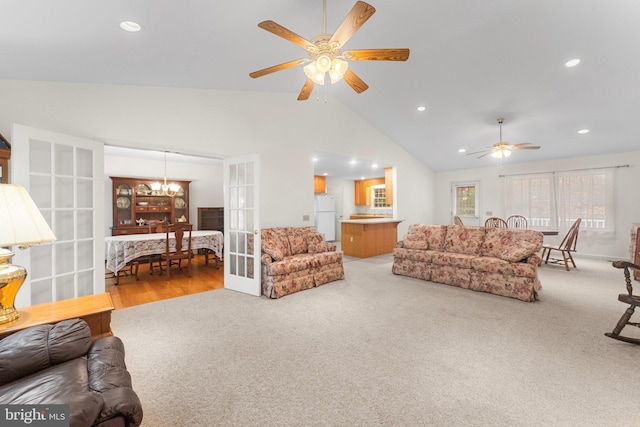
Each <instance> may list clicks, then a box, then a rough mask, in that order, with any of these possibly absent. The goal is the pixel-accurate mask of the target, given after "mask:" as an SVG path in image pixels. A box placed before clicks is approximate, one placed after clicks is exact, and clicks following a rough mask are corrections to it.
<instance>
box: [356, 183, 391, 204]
mask: <svg viewBox="0 0 640 427" xmlns="http://www.w3.org/2000/svg"><path fill="white" fill-rule="evenodd" d="M374 185H384V178H369V179H359V180H356V181H354V193H355V205H356V206H369V205H371V187H372V186H374Z"/></svg>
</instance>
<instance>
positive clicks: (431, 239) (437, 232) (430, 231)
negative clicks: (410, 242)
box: [408, 224, 447, 250]
mask: <svg viewBox="0 0 640 427" xmlns="http://www.w3.org/2000/svg"><path fill="white" fill-rule="evenodd" d="M412 234H423V235H425V236H426V238H427V242H428V246H429V248H430V249H433V250H441V249H442V246H443V245H444V239H445V236H446V234H447V226H446V225H427V224H413V225H411V226H410V227H409V232H408V235H412Z"/></svg>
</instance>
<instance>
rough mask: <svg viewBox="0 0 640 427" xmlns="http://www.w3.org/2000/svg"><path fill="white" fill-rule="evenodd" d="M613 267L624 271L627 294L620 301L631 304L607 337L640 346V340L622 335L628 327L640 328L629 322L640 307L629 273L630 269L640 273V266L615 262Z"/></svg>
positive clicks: (621, 296)
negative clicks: (623, 330)
mask: <svg viewBox="0 0 640 427" xmlns="http://www.w3.org/2000/svg"><path fill="white" fill-rule="evenodd" d="M612 265H613V266H614V267H615V268H622V269H624V280H625V282H626V285H627V293H626V294H619V295H618V301H620V302H623V303H625V304H629V307H628V308H627V309H626V310H625V311H624V313H623V314H622V317H620V320H618V323H617V324H616V326H615V327H614V328H613V331H612V332H607V333H605V335H606V336H608V337H609V338H613V339H616V340H620V341H625V342H629V343H632V344H640V338H631V337H626V336H623V335H620V333H621V332H622V329H624V327H625V326H627V325H631V326H636V327H640V323H638V322H629V320H631V316H632V315H633V312H634V311H635V309H636V307H637V306H638V305H640V296H638V295H633V286H632V285H631V273H630V272H629V269H630V268H631V269H634V270H637V271H640V266H639V265H636V264H633V263H630V262H628V261H614V262H613V263H612Z"/></svg>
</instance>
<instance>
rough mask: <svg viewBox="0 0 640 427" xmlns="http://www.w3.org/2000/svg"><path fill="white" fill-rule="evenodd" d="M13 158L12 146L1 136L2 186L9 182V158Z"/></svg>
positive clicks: (0, 166) (0, 164) (0, 167)
mask: <svg viewBox="0 0 640 427" xmlns="http://www.w3.org/2000/svg"><path fill="white" fill-rule="evenodd" d="M10 157H11V144H9V141H7V140H6V139H5V138H4V136H2V134H0V184H7V183H8V182H9V158H10Z"/></svg>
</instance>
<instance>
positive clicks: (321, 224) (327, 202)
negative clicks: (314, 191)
mask: <svg viewBox="0 0 640 427" xmlns="http://www.w3.org/2000/svg"><path fill="white" fill-rule="evenodd" d="M315 205H316V206H315V210H316V224H315V225H316V228H317V229H318V232H319V233H322V234H324V239H325V240H326V241H327V242H331V241H334V240H336V201H335V200H333V196H316V203H315Z"/></svg>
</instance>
